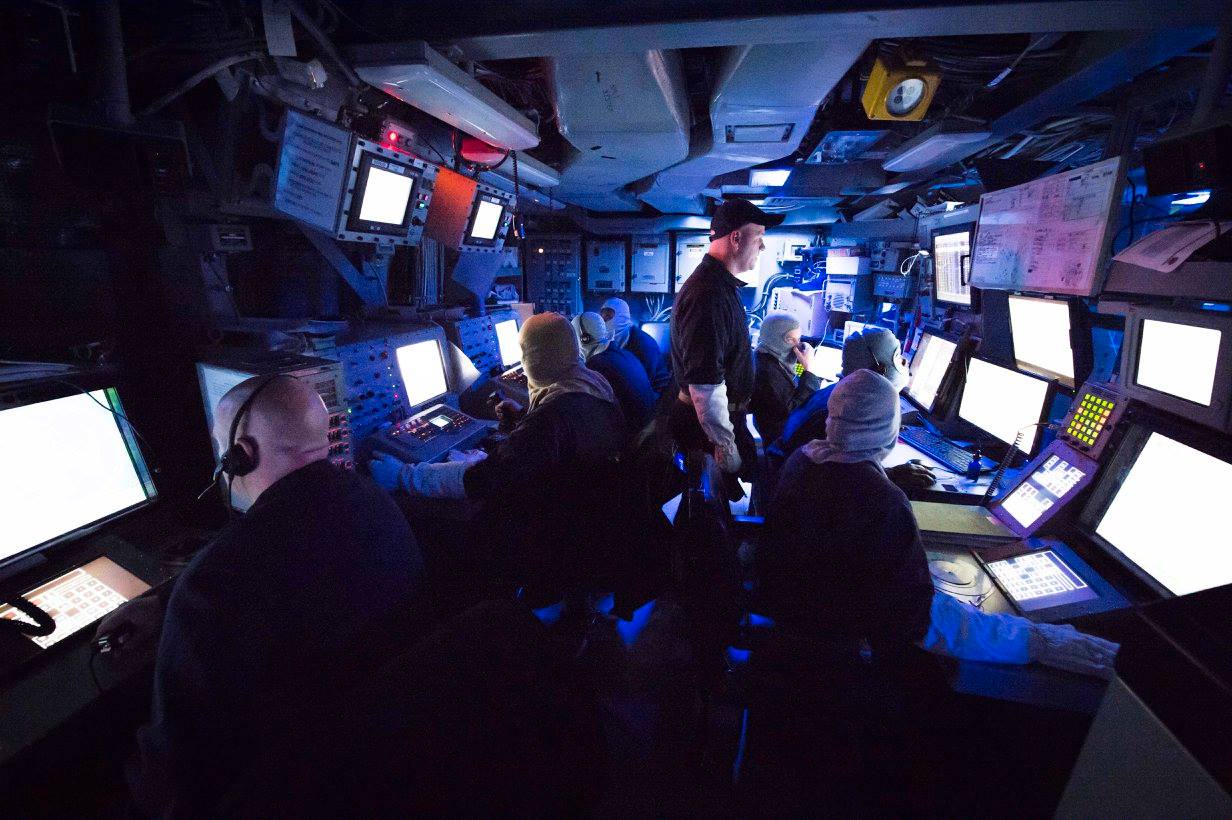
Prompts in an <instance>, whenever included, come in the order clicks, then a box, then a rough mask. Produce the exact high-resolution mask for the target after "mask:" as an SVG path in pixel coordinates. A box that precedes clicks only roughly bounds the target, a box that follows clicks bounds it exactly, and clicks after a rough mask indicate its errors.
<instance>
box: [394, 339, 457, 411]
mask: <svg viewBox="0 0 1232 820" xmlns="http://www.w3.org/2000/svg"><path fill="white" fill-rule="evenodd" d="M395 358H396V359H397V361H398V373H399V375H401V376H402V386H403V388H404V389H405V390H406V403H407V404H408V405H409V406H410V408H411V409H412V410H414V409H415V408H416V407H419V406H420V405H422V404H426V403H427V402H430V401H432V400H433V399H437V398H440V397H441V396H443V395H445V393H446V392H447V391H448V389H449V388H448V386H447V384H446V382H445V360H444V358H443V357H442V355H441V345H440V343H439V342H438V341H437V340H436V339H426V340H424V341H422V342H413V343H412V344H409V345H404V346H402V347H400V348H398V349H397V350H396V351H395Z"/></svg>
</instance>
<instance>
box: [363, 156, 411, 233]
mask: <svg viewBox="0 0 1232 820" xmlns="http://www.w3.org/2000/svg"><path fill="white" fill-rule="evenodd" d="M414 184H415V180H414V179H412V178H411V177H408V176H402V175H401V174H395V173H393V172H391V171H386V170H385V169H384V168H377V167H376V166H375V165H373V166H372V167H370V168H369V169H368V182H367V184H366V185H365V186H364V201H363V202H362V203H360V206H359V218H360V219H361V220H363V221H364V222H383V223H384V224H386V225H401V224H402V221H403V220H404V219H406V206H407V203H409V202H410V200H411V188H412V187H413V186H414Z"/></svg>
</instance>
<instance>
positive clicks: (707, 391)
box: [689, 383, 741, 473]
mask: <svg viewBox="0 0 1232 820" xmlns="http://www.w3.org/2000/svg"><path fill="white" fill-rule="evenodd" d="M689 398H690V399H691V400H692V401H693V411H694V412H695V413H697V421H698V423H700V424H701V426H702V431H703V432H704V433H705V434H706V438H708V439H710V442H711V443H712V444H713V445H714V460H715V461H717V462H718V463H719V468H720V469H722V470H723V472H725V473H737V472H739V471H740V467H741V460H740V451H739V450H738V449H737V448H736V430H735V428H734V427H732V422H731V413H730V411H728V409H727V385H726V384H724V383H719V384H691V385H689Z"/></svg>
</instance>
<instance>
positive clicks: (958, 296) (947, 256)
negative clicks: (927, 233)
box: [932, 225, 972, 307]
mask: <svg viewBox="0 0 1232 820" xmlns="http://www.w3.org/2000/svg"><path fill="white" fill-rule="evenodd" d="M971 229H972V226H971V225H964V226H963V227H960V228H945V229H942V230H938V231H934V232H933V237H932V258H933V299H934V300H935V301H937V302H940V303H942V304H947V305H961V306H962V307H971V306H972V305H971V301H972V300H971Z"/></svg>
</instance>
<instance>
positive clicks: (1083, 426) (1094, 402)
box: [1066, 393, 1115, 446]
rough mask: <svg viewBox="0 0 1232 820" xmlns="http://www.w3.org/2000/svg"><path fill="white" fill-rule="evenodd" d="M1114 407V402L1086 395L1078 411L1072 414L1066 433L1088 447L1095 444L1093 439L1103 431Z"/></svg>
mask: <svg viewBox="0 0 1232 820" xmlns="http://www.w3.org/2000/svg"><path fill="white" fill-rule="evenodd" d="M1114 406H1115V403H1114V402H1112V401H1109V400H1108V399H1101V398H1099V397H1098V396H1095V395H1092V394H1090V393H1088V394H1087V395H1086V396H1085V397H1084V398H1083V400H1082V404H1081V405H1080V406H1079V407H1078V411H1077V412H1076V413H1074V418H1073V420H1071V421H1070V423H1069V428H1068V429H1067V430H1066V433H1068V434H1069V435H1070V436H1071V437H1072V438H1074V439H1075V440H1077V441H1080V442H1082V443H1083V444H1086V445H1088V446H1090V445H1093V444H1095V439H1097V438H1098V437H1099V433H1100V431H1101V430H1103V429H1104V425H1105V424H1106V423H1107V422H1108V417H1109V416H1111V415H1112V409H1113V407H1114Z"/></svg>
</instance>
